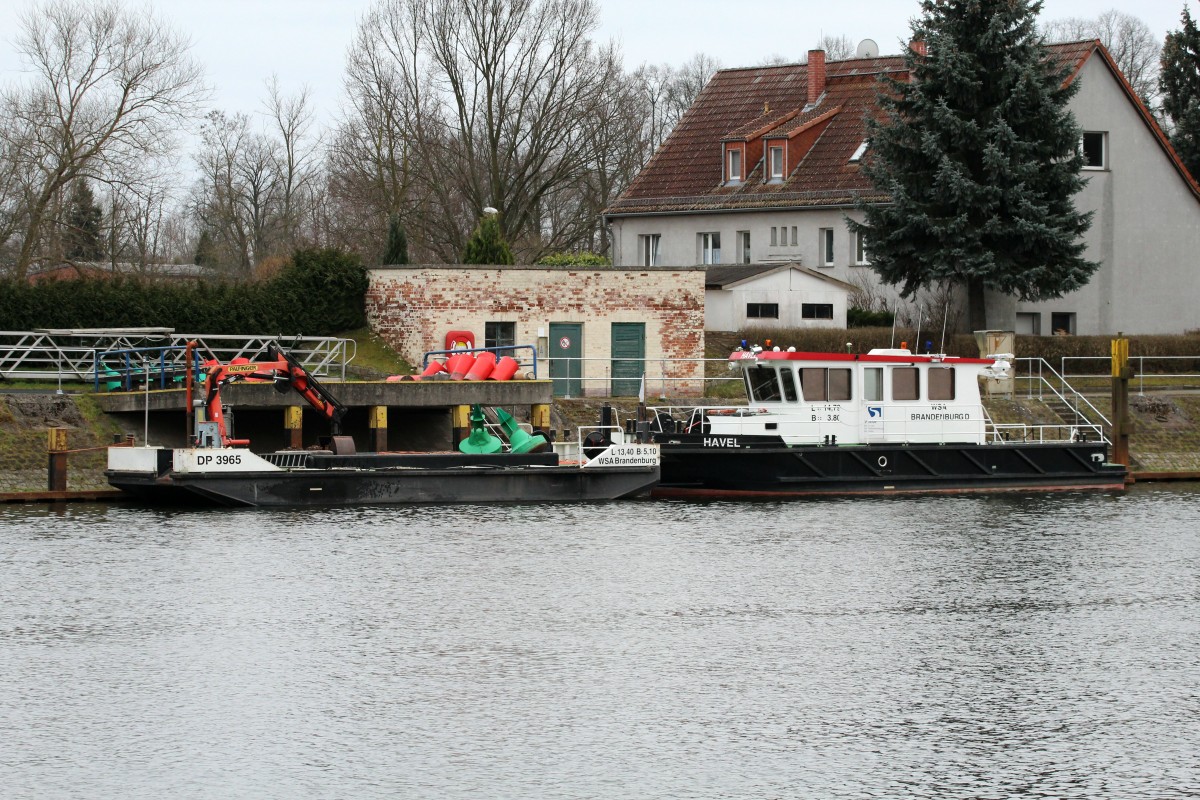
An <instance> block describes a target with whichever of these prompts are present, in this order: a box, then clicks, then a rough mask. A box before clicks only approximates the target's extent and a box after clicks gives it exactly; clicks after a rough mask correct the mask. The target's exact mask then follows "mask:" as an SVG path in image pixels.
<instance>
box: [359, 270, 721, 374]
mask: <svg viewBox="0 0 1200 800" xmlns="http://www.w3.org/2000/svg"><path fill="white" fill-rule="evenodd" d="M369 278H370V286H369V288H368V289H367V297H366V307H367V317H368V320H369V322H370V325H371V328H372V329H373V330H375V331H376V332H377V333H378V334H379V335H380V336H382V337H383V338H384V340H385V341H387V343H388V344H390V345H391V346H392V347H394V348H396V350H398V351H399V352H400V353H401V354H402V355H404V357H405V358H407V359H408V360H409V361H410V362H412V363H413V364H420V363H421V360H422V356H423V354H424V353H426V352H427V351H430V350H440V349H442V348H443V347H444V346H445V336H446V334H447V333H448V332H450V331H453V330H467V331H471V332H472V333H473V334H474V335H475V337H476V346H477V347H482V346H483V345H484V342H483V337H484V323H485V322H514V323H516V344H533V345H536V344H538V338H539V335H541V336H543V337H544V336H547V335H548V331H549V327H550V323H552V322H555V323H558V322H572V323H581V324H582V325H583V358H584V359H585V361H584V373H583V375H584V378H585V379H586V380H585V383H584V386H585V391H586V393H587V394H605V393H606V392H607V384H606V383H605V382H604V381H603V380H599V379H602V378H605V377H607V375H608V367H609V365H608V362H607V359H609V357H610V353H609V347H610V336H611V329H610V324H611V323H613V322H642V323H645V325H646V361H647V363H646V373H647V382H648V383H649V384H650V386H651V387H652V388H651V391H654V392H656V393H658V392H659V391H660V388H661V389H662V390H664V391H663V393H666V394H670V395H689V394H690V395H695V394H700V393H701V388H702V385H701V382H700V381H699V380H698V379H699V378H700V377H702V376H703V363H702V362H701V361H700V360H699V359H702V358H703V357H704V271H703V269H702V268H690V267H683V268H678V267H677V268H646V267H639V268H634V269H619V268H602V269H595V268H580V267H522V266H517V267H504V268H500V267H474V266H463V265H455V266H413V267H386V268H381V269H374V270H370V271H369ZM671 359H684V361H671ZM546 375H548V370H547V369H546V367H545V366H544V364H543V363H542V362H540V359H539V377H545V376H546ZM662 376H666V377H668V378H671V379H672V380H667V381H666V382H665V384H659V385H656V384H655V379H656V378H659V379H660V380H661V377H662Z"/></svg>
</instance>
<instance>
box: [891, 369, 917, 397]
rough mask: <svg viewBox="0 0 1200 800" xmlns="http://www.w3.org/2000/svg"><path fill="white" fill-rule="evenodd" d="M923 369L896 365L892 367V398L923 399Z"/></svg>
mask: <svg viewBox="0 0 1200 800" xmlns="http://www.w3.org/2000/svg"><path fill="white" fill-rule="evenodd" d="M920 377H921V370H919V369H917V368H916V367H895V368H893V369H892V399H893V400H920V399H921V384H920Z"/></svg>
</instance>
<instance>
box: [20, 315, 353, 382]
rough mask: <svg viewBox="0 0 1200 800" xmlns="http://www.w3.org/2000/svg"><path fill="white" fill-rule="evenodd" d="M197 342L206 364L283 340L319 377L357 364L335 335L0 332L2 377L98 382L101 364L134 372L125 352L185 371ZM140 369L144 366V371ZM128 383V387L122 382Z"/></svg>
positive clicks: (256, 353)
mask: <svg viewBox="0 0 1200 800" xmlns="http://www.w3.org/2000/svg"><path fill="white" fill-rule="evenodd" d="M189 341H195V342H196V343H197V352H198V353H200V354H201V358H202V360H208V359H215V360H217V361H220V362H222V363H229V362H231V361H233V360H234V359H239V358H244V359H246V360H249V361H254V360H255V359H256V358H258V357H260V356H262V355H263V354H264V353H265V352H266V347H267V344H268V343H269V342H277V343H278V344H279V345H280V346H281V347H283V348H284V349H285V350H287V351H288V352H289V353H290V354H291V355H292V357H293V358H295V359H296V360H297V361H299V362H300V363H301V364H303V365H304V368H305V369H307V370H308V371H309V372H310V373H312V374H313V375H317V376H319V377H338V378H340V379H341V380H345V378H346V366H347V365H348V364H349V363H350V362H351V361H353V360H354V356H355V352H356V343H355V342H354V340H353V339H340V338H336V337H329V336H291V337H286V336H262V335H253V336H230V335H225V334H220V335H214V334H185V333H175V332H174V331H172V330H171V329H169V328H130V329H124V330H118V329H112V330H107V329H106V330H93V329H78V330H44V331H0V377H3V378H11V379H15V380H47V381H53V380H58V381H64V380H65V381H72V382H87V383H93V382H95V379H96V376H97V364H98V363H100V364H102V365H103V366H102V367H101V368H100V372H106V371H107V370H106V369H105V368H106V367H112V369H113V371H116V372H121V371H122V370H125V371H129V370H132V369H133V365H132V364H131V363H128V364H127V363H126V357H125V355H124V354H127V353H130V352H135V351H136V352H143V351H144V350H147V349H153V350H161V351H164V352H165V353H166V354H167V355H166V358H167V359H168V360H169V361H171V362H173V364H174V366H175V369H177V370H179V371H182V362H183V358H184V356H183V350H184V347H185V346H186V345H187V343H188V342H189ZM139 368H140V367H139ZM121 382H122V383H126V381H124V379H123V378H122V381H121Z"/></svg>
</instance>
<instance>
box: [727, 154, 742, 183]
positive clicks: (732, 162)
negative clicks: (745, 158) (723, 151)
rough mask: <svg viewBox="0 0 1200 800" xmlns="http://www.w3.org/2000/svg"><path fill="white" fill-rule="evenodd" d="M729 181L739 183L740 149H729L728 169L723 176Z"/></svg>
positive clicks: (740, 172)
mask: <svg viewBox="0 0 1200 800" xmlns="http://www.w3.org/2000/svg"><path fill="white" fill-rule="evenodd" d="M725 179H726V180H727V181H728V182H729V183H739V182H740V181H741V180H742V151H741V150H740V149H738V150H734V149H730V150H729V171H728V172H727V173H726V178H725Z"/></svg>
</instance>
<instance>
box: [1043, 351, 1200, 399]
mask: <svg viewBox="0 0 1200 800" xmlns="http://www.w3.org/2000/svg"><path fill="white" fill-rule="evenodd" d="M1059 361H1060V364H1059V366H1060V369H1059V373H1060V374H1061V375H1062V377H1063V379H1064V380H1066V379H1068V378H1076V379H1085V380H1086V379H1094V378H1107V377H1108V376H1109V374H1110V373H1109V368H1108V367H1109V364H1111V363H1112V359H1111V357H1109V356H1062V357H1061V358H1060V359H1059ZM1147 362H1149V363H1150V366H1151V368H1153V367H1154V366H1155V365H1157V364H1159V363H1160V362H1162V364H1163V365H1164V366H1166V367H1167V370H1165V371H1160V370H1157V369H1152V371H1147V369H1146V365H1147ZM1074 363H1078V364H1083V363H1095V364H1098V365H1099V369H1097V370H1095V371H1092V372H1078V373H1075V372H1071V371H1070V370H1069V369H1068V366H1069V365H1070V364H1074ZM1129 363H1130V366H1133V365H1134V364H1136V367H1134V373H1133V377H1134V378H1135V379H1136V380H1137V382H1138V394H1140V395H1141V394H1145V393H1146V378H1151V379H1157V378H1190V379H1192V380H1194V381H1195V382H1196V384H1197V385H1200V356H1130V357H1129ZM1177 365H1190V366H1191V369H1189V370H1186V371H1182V370H1179V371H1172V370H1171V367H1174V366H1177Z"/></svg>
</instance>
